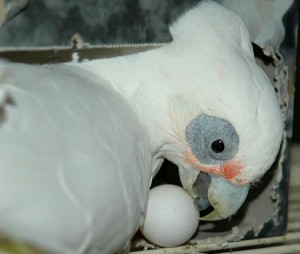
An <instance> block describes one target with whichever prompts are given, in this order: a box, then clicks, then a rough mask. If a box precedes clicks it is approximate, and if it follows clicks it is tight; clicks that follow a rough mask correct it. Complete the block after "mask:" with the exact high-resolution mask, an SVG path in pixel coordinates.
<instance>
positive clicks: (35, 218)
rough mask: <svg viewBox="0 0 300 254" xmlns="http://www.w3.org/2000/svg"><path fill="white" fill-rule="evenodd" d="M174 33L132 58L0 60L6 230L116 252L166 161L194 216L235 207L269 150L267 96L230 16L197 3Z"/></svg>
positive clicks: (274, 110) (1, 224) (273, 101)
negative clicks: (29, 62)
mask: <svg viewBox="0 0 300 254" xmlns="http://www.w3.org/2000/svg"><path fill="white" fill-rule="evenodd" d="M170 32H171V35H172V37H173V41H172V42H171V43H170V44H167V45H165V46H162V47H160V48H156V49H153V50H149V51H146V52H143V53H139V54H135V55H130V56H122V57H116V58H110V59H98V60H92V61H87V62H82V63H68V64H58V65H45V66H30V65H24V64H13V63H2V65H1V73H2V75H1V87H0V89H1V98H2V99H1V102H2V104H1V110H2V111H1V112H2V118H1V125H0V214H1V216H0V230H1V232H2V233H4V234H5V235H7V236H9V237H11V238H16V239H19V240H21V241H24V242H28V243H30V244H32V245H34V246H38V247H39V248H41V249H44V250H47V251H52V252H55V253H97V252H99V253H115V252H117V251H119V250H122V249H123V248H124V247H125V246H126V245H128V243H129V241H130V239H131V237H132V236H133V234H134V233H135V232H136V230H137V229H138V227H139V226H140V225H141V224H142V223H143V218H144V215H145V211H146V207H147V198H148V191H149V187H150V184H151V181H152V178H153V177H154V176H155V174H156V173H157V171H158V170H159V168H160V166H161V164H162V162H163V160H164V158H166V159H168V160H170V161H172V162H173V163H175V164H176V165H177V166H178V167H179V173H180V178H181V182H182V185H183V187H184V188H185V190H186V191H187V192H188V193H189V194H190V195H191V196H192V197H193V198H194V199H195V203H196V204H197V206H198V208H199V210H200V211H201V210H204V209H206V208H207V207H209V206H212V207H213V211H212V212H211V213H209V214H207V215H206V216H205V217H203V218H202V219H204V220H219V219H224V218H228V217H229V216H231V215H233V214H234V213H236V211H237V210H238V209H239V207H240V206H241V205H242V204H243V202H244V200H245V198H246V196H247V193H248V190H249V186H250V185H251V184H252V183H253V182H255V181H257V180H258V179H259V178H260V177H262V176H263V175H264V173H265V172H266V171H267V170H268V169H269V168H270V166H271V164H272V163H273V162H274V160H275V157H276V155H277V153H278V150H279V147H280V143H281V139H282V133H283V123H282V119H281V112H280V108H279V105H278V102H277V97H276V94H275V92H274V89H273V87H272V85H271V82H270V81H269V79H268V78H267V77H266V75H265V74H264V73H263V71H262V70H261V69H260V67H258V65H257V64H256V63H255V59H254V55H253V51H252V46H251V43H250V39H249V35H248V32H247V30H246V28H245V26H244V24H243V22H242V21H241V19H240V18H239V17H238V16H237V15H235V14H234V13H232V12H231V11H229V10H227V9H225V8H224V7H221V6H219V5H217V4H215V3H213V2H203V3H200V4H198V5H197V6H195V8H193V9H191V10H189V11H188V12H186V13H185V14H184V15H182V16H181V17H180V18H179V19H178V21H176V22H175V23H174V24H173V25H172V26H171V27H170ZM200 215H201V213H200Z"/></svg>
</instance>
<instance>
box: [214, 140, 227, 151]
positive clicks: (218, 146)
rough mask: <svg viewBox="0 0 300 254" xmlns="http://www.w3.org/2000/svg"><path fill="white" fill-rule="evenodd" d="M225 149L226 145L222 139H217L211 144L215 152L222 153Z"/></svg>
mask: <svg viewBox="0 0 300 254" xmlns="http://www.w3.org/2000/svg"><path fill="white" fill-rule="evenodd" d="M224 149H225V145H224V142H223V141H222V139H217V140H215V141H214V142H212V144H211V150H213V151H214V152H215V153H222V152H223V151H224Z"/></svg>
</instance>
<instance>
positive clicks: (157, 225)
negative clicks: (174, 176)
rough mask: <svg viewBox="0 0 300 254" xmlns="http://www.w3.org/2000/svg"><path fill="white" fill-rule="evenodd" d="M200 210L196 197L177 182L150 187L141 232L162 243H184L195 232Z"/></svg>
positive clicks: (171, 245) (174, 244) (172, 244)
mask: <svg viewBox="0 0 300 254" xmlns="http://www.w3.org/2000/svg"><path fill="white" fill-rule="evenodd" d="M198 224H199V212H198V210H197V209H196V208H195V206H194V203H193V199H192V198H191V197H190V196H189V195H188V194H187V193H186V192H185V191H184V189H183V188H181V187H179V186H176V185H170V184H166V185H160V186H158V187H155V188H153V189H152V190H150V196H149V202H148V208H147V213H146V218H145V221H144V224H143V226H142V227H141V232H142V234H143V235H144V236H145V237H146V238H147V239H148V240H149V241H150V242H152V243H154V244H155V245H158V246H161V247H175V246H178V245H181V244H184V243H185V242H186V241H188V240H189V239H190V238H191V237H192V236H193V234H194V233H195V232H196V230H197V228H198Z"/></svg>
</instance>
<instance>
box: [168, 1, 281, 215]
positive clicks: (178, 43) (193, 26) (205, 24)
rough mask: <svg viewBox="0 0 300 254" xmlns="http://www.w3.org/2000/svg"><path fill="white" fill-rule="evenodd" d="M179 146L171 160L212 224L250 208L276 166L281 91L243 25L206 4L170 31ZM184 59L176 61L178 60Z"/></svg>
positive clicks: (172, 147)
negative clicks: (254, 191) (255, 186)
mask: <svg viewBox="0 0 300 254" xmlns="http://www.w3.org/2000/svg"><path fill="white" fill-rule="evenodd" d="M170 31H171V34H172V36H173V39H174V40H173V42H172V43H171V44H170V45H169V46H168V48H166V49H165V50H166V51H165V52H166V54H169V56H170V57H171V58H172V66H171V68H168V69H165V70H164V75H165V76H167V77H168V82H169V83H170V84H171V85H172V96H171V99H170V102H169V107H168V109H169V112H168V116H169V118H170V122H171V123H172V124H171V126H173V127H172V130H171V131H169V133H168V135H169V136H170V140H172V141H171V142H169V143H168V145H166V146H164V148H163V149H164V156H165V157H166V158H167V159H169V160H171V161H172V162H174V163H175V164H177V165H178V167H179V172H180V178H181V181H182V184H183V187H184V188H185V189H186V191H187V192H188V193H189V194H190V195H191V196H192V197H193V198H195V202H196V204H197V205H198V207H199V209H200V211H201V210H203V209H206V208H207V207H208V206H212V207H213V208H214V211H213V212H212V213H210V214H208V215H207V216H205V217H204V218H202V219H204V220H219V219H224V218H227V217H229V216H231V215H232V214H234V213H235V212H236V211H237V210H238V208H239V207H240V206H241V205H242V203H243V202H244V200H245V198H246V196H247V193H248V190H249V186H250V185H251V183H253V182H255V181H257V180H258V179H259V178H260V177H261V176H263V175H264V173H265V172H266V171H267V170H268V169H269V168H270V166H271V164H272V163H273V162H274V160H275V157H276V155H277V154H278V150H279V147H280V144H281V140H282V133H283V123H282V118H281V112H280V108H279V104H278V101H277V97H276V94H275V92H274V89H273V87H272V85H271V83H270V81H269V79H268V78H267V77H266V75H265V74H264V73H263V71H262V70H261V69H260V67H259V66H258V65H257V64H256V63H255V59H254V55H253V50H252V46H251V42H250V39H249V35H248V32H247V29H246V27H245V26H244V24H243V22H242V21H241V19H240V18H239V17H238V16H237V15H235V14H234V13H232V12H231V11H228V10H226V9H225V8H224V7H221V6H219V5H217V4H215V3H212V2H204V3H200V4H199V6H197V7H196V8H194V9H192V10H190V11H188V12H187V13H186V14H184V15H183V16H182V17H181V18H180V19H179V20H178V21H177V22H176V23H175V24H173V26H172V27H171V29H170ZM174 52H176V54H175V53H174Z"/></svg>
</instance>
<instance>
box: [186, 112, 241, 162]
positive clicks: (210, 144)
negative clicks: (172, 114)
mask: <svg viewBox="0 0 300 254" xmlns="http://www.w3.org/2000/svg"><path fill="white" fill-rule="evenodd" d="M185 134H186V139H187V142H188V144H189V146H190V148H191V150H192V151H193V152H194V154H195V155H196V157H197V158H198V159H199V161H200V162H201V163H204V164H217V165H219V164H221V163H223V162H224V161H227V160H230V159H232V158H233V157H234V156H235V155H236V153H237V151H238V147H239V136H238V134H237V133H236V130H235V128H234V127H233V126H232V124H231V123H230V122H229V121H227V120H225V119H222V118H218V117H215V116H209V115H204V114H201V115H198V116H197V117H196V118H195V119H194V120H192V121H191V122H190V124H189V125H188V126H187V128H186V132H185Z"/></svg>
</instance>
